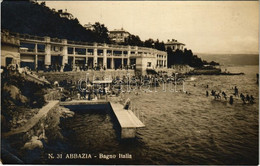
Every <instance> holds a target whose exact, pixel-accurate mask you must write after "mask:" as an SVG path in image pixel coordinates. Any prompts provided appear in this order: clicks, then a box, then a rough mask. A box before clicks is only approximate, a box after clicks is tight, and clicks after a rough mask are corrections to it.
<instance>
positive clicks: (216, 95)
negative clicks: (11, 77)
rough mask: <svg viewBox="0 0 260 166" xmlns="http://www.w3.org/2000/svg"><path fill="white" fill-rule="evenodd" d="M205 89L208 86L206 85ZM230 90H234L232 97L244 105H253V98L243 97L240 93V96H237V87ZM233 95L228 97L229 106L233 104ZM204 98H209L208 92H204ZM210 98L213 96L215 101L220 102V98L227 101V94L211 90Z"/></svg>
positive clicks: (251, 96)
mask: <svg viewBox="0 0 260 166" xmlns="http://www.w3.org/2000/svg"><path fill="white" fill-rule="evenodd" d="M207 88H208V85H207ZM232 89H234V93H233V95H234V96H235V97H239V98H240V99H241V100H242V102H243V103H244V104H246V103H250V104H253V103H254V100H255V98H254V97H253V95H249V94H246V96H245V95H244V94H243V93H240V95H239V93H238V88H237V86H235V87H234V88H233V87H232ZM233 95H230V96H229V104H231V105H232V104H233V103H234V98H233ZM206 96H207V97H208V96H209V92H208V91H206ZM211 96H213V97H214V99H215V100H221V98H222V97H223V98H224V99H225V100H228V97H227V94H226V93H225V91H222V92H221V91H219V92H217V91H215V90H211Z"/></svg>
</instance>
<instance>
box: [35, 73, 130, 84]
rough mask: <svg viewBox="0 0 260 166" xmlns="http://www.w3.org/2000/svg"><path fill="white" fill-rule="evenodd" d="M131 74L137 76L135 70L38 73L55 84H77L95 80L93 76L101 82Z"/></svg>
mask: <svg viewBox="0 0 260 166" xmlns="http://www.w3.org/2000/svg"><path fill="white" fill-rule="evenodd" d="M128 73H129V74H130V75H131V76H133V75H135V72H134V70H104V71H93V70H89V71H79V72H44V73H38V75H39V76H44V77H45V78H46V79H47V80H48V81H50V82H51V83H54V81H58V82H59V81H63V80H67V81H70V80H72V81H73V82H75V81H76V82H77V81H79V80H80V79H84V80H85V79H86V77H88V78H89V79H90V81H92V80H93V76H94V77H95V78H99V79H100V80H102V79H105V78H114V77H120V78H122V77H123V76H126V75H127V74H128Z"/></svg>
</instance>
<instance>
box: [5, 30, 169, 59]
mask: <svg viewBox="0 0 260 166" xmlns="http://www.w3.org/2000/svg"><path fill="white" fill-rule="evenodd" d="M4 32H5V31H4V30H2V32H1V36H3V35H4ZM8 34H9V36H14V37H17V38H18V39H19V40H27V41H28V40H39V41H47V39H46V37H40V36H34V35H29V34H19V33H15V32H10V33H8ZM2 38H3V37H2ZM50 42H54V43H58V44H61V43H62V39H59V38H50ZM67 45H79V46H81V47H82V46H85V47H89V46H91V47H93V46H94V47H104V48H105V47H108V48H110V49H115V50H116V49H125V50H129V49H130V50H131V51H133V50H136V51H138V52H149V53H156V54H160V55H167V52H165V51H160V50H157V49H154V48H148V47H139V46H124V45H115V44H105V43H88V42H82V41H71V40H67Z"/></svg>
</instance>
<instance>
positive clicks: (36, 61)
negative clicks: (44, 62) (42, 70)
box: [34, 43, 38, 70]
mask: <svg viewBox="0 0 260 166" xmlns="http://www.w3.org/2000/svg"><path fill="white" fill-rule="evenodd" d="M34 52H35V65H34V68H35V70H37V69H38V54H37V53H38V45H37V43H35V46H34Z"/></svg>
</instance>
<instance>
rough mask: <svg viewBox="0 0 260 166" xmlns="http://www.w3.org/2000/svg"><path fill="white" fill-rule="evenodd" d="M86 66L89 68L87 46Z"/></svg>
mask: <svg viewBox="0 0 260 166" xmlns="http://www.w3.org/2000/svg"><path fill="white" fill-rule="evenodd" d="M85 67H86V68H88V48H86V62H85Z"/></svg>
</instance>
